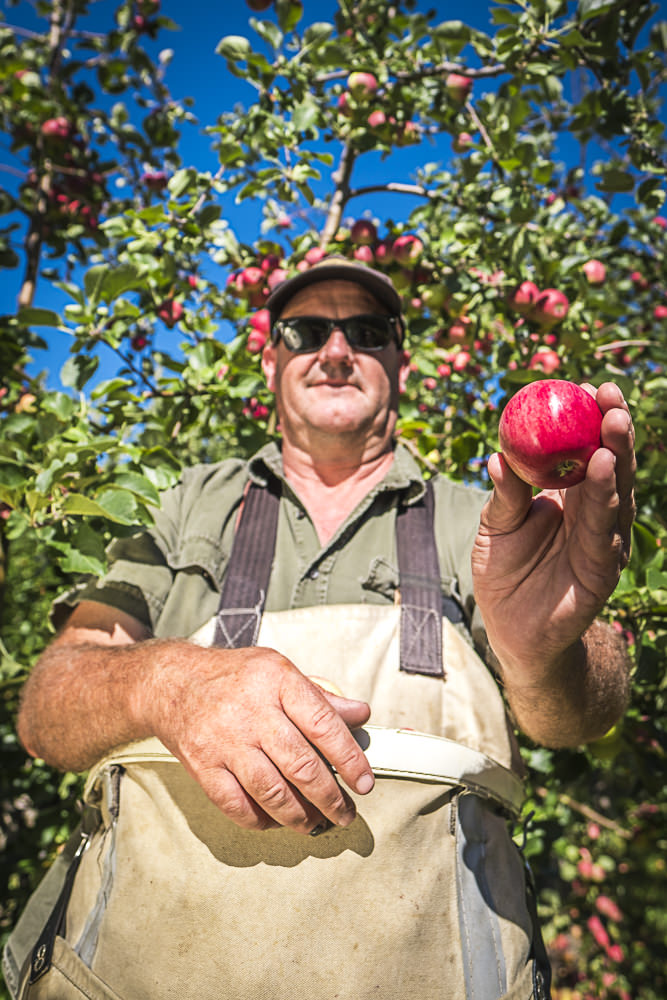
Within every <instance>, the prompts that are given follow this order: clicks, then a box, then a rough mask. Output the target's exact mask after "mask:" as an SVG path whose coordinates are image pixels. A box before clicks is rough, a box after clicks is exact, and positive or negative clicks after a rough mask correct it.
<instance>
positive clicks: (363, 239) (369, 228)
mask: <svg viewBox="0 0 667 1000" xmlns="http://www.w3.org/2000/svg"><path fill="white" fill-rule="evenodd" d="M377 238H378V232H377V228H376V226H375V224H374V223H373V222H371V220H370V219H357V221H356V222H355V223H354V224H353V226H352V229H351V230H350V239H351V240H352V242H353V243H354V244H355V245H356V246H372V244H373V243H376V242H377Z"/></svg>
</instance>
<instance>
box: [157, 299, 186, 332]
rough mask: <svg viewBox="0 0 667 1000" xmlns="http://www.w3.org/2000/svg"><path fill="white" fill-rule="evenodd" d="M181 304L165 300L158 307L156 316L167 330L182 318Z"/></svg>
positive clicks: (172, 300)
mask: <svg viewBox="0 0 667 1000" xmlns="http://www.w3.org/2000/svg"><path fill="white" fill-rule="evenodd" d="M183 312H184V309H183V304H182V303H181V302H177V301H176V300H175V299H165V301H164V302H163V303H162V304H161V305H160V306H159V307H158V310H157V315H158V317H159V318H160V319H161V320H162V322H163V323H164V324H165V326H168V327H169V329H171V328H172V327H174V326H176V324H177V323H178V321H179V320H180V319H181V317H182V316H183Z"/></svg>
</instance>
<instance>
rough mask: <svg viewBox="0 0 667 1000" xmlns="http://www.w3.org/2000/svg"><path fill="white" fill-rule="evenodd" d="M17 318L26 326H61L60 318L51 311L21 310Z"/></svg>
mask: <svg viewBox="0 0 667 1000" xmlns="http://www.w3.org/2000/svg"><path fill="white" fill-rule="evenodd" d="M17 318H18V321H19V323H25V325H26V326H56V327H58V326H62V320H61V318H60V316H59V315H58V313H56V312H53V311H52V310H51V309H21V310H20V312H19V314H18V317H17Z"/></svg>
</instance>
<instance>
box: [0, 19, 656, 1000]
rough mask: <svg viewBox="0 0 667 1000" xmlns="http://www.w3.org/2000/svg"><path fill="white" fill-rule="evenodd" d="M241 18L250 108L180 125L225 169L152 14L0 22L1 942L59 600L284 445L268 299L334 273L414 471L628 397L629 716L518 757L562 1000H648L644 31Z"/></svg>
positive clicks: (28, 856) (479, 454)
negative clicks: (392, 302)
mask: <svg viewBox="0 0 667 1000" xmlns="http://www.w3.org/2000/svg"><path fill="white" fill-rule="evenodd" d="M248 7H249V8H250V9H249V11H248V15H249V18H248V29H247V32H246V33H245V34H243V35H231V36H229V35H227V36H224V37H222V38H221V39H220V40H219V41H218V44H217V48H216V52H217V55H218V57H219V58H220V60H221V61H222V64H223V65H224V67H225V71H226V73H227V74H228V78H229V79H230V80H234V81H235V84H236V85H237V86H238V87H239V88H241V89H240V91H239V92H240V93H242V94H243V95H244V96H243V100H242V102H241V103H237V104H236V106H235V107H233V108H231V107H230V108H228V109H227V110H225V111H223V112H222V113H221V114H220V116H219V117H218V119H217V120H216V121H212V122H208V123H204V125H205V127H206V132H207V134H208V135H209V137H210V142H211V145H212V149H213V150H214V151H215V155H216V170H215V172H206V171H204V170H202V169H200V167H199V165H198V164H197V163H190V162H184V161H183V158H182V153H181V152H179V150H181V148H182V145H181V137H182V132H183V130H184V129H190V128H194V127H195V124H194V120H193V111H192V110H191V109H190V108H191V102H190V101H189V100H188V99H187V98H186V97H179V98H173V97H172V96H171V94H170V92H169V90H168V88H167V82H166V80H167V76H168V65H169V58H170V55H169V50H168V49H161V48H160V45H161V44H162V36H163V34H165V33H166V32H167V31H168V29H169V28H170V26H171V25H170V22H169V19H168V18H167V17H165V16H164V14H163V13H162V12H161V11H160V9H159V4H158V3H156V2H153V0H150V2H149V0H141V2H140V3H138V4H137V3H123V4H122V5H121V6H119V7H118V8H117V10H116V12H115V15H114V17H113V18H111V16H110V23H108V24H107V23H104V24H102V25H100V24H99V23H96V25H95V30H92V29H91V27H90V26H89V21H90V19H91V18H92V13H91V12H90V11H89V10H88V5H87V4H86V3H83V2H81V0H76V2H73V3H67V4H66V3H64V2H62V3H54V4H52V5H51V8H50V21H49V22H48V23H47V22H46V21H43V22H40V23H39V24H37V25H35V26H33V27H31V29H30V31H29V32H26V31H25V30H22V29H21V26H20V23H17V24H16V25H11V24H7V25H6V26H4V27H3V26H0V45H1V46H2V51H3V55H4V59H3V67H4V68H3V70H2V74H3V76H2V87H1V90H0V108H1V109H2V115H3V120H4V126H5V132H6V133H7V134H8V135H9V136H10V137H11V152H10V159H11V163H8V164H7V166H8V168H11V169H10V170H9V174H10V175H11V176H12V177H14V178H15V179H16V181H17V182H16V183H15V184H8V185H7V188H6V190H4V191H3V193H2V196H1V198H0V202H1V203H2V206H3V209H4V215H3V218H4V219H5V220H6V224H5V225H4V226H3V227H1V228H0V263H1V264H2V266H3V267H4V268H6V269H7V272H8V274H11V275H13V274H15V273H16V272H18V273H19V278H18V280H17V282H16V285H17V305H16V310H15V312H13V313H12V314H11V315H8V316H5V317H3V318H2V323H3V334H2V341H1V346H0V350H1V351H2V372H3V375H2V382H1V387H0V393H1V394H2V398H1V399H0V407H1V416H2V429H3V433H2V440H1V441H0V449H1V451H0V454H1V455H2V478H1V480H0V482H1V495H0V500H1V501H2V504H3V507H2V517H3V521H2V524H3V539H4V540H3V553H4V557H5V564H4V578H3V583H4V600H3V608H2V614H3V620H2V628H3V646H2V656H3V660H2V685H3V686H2V690H3V712H4V717H3V721H2V732H3V739H4V743H5V747H6V752H7V754H8V761H9V763H10V767H9V768H8V771H7V776H6V778H5V779H4V780H5V786H4V787H3V812H4V813H5V815H6V816H7V823H6V830H7V832H6V833H5V835H4V837H5V840H4V844H3V849H4V855H5V858H4V862H3V879H4V880H5V885H6V887H7V891H6V893H5V896H6V899H7V902H6V903H5V904H3V913H2V915H1V919H2V920H3V923H4V925H6V926H8V925H9V924H10V923H11V921H12V919H13V917H14V915H15V913H16V911H17V908H18V907H19V906H20V905H21V902H22V901H23V900H24V898H25V895H26V893H27V892H28V890H29V888H30V886H31V885H33V884H34V882H35V880H36V879H37V878H38V876H39V874H40V872H41V871H42V870H43V868H44V866H45V865H46V864H48V861H49V859H50V857H51V852H52V850H53V848H54V845H56V844H57V843H58V842H62V840H63V838H64V837H65V835H66V830H67V825H68V817H69V815H70V805H71V801H72V799H73V798H74V797H75V796H76V794H77V791H78V780H77V779H76V778H75V777H74V776H72V775H67V776H65V777H63V776H58V775H54V774H52V773H51V772H50V771H49V769H48V768H45V767H44V766H43V765H41V764H40V763H39V762H31V761H29V760H27V759H26V755H25V754H24V753H23V752H22V751H21V749H20V747H19V746H18V744H17V741H16V737H15V734H14V729H13V713H14V711H15V707H16V697H17V690H18V686H19V684H20V682H21V681H22V680H23V679H24V677H25V675H26V672H27V671H28V670H29V669H30V666H31V664H32V663H33V662H34V660H35V659H36V657H37V655H38V654H39V651H40V649H41V648H43V646H44V644H45V643H46V642H47V641H48V639H49V635H50V632H49V626H48V623H47V611H48V605H49V602H50V600H51V599H52V597H53V596H54V594H55V593H56V592H57V590H58V589H60V588H61V587H62V586H64V585H66V584H67V583H68V582H70V581H71V580H73V579H74V578H76V577H77V575H78V574H81V573H85V572H94V573H97V572H99V571H101V570H102V569H103V567H104V563H105V552H104V549H105V544H106V543H107V542H108V541H109V540H110V539H111V538H112V537H113V536H114V535H117V534H121V533H124V532H127V531H130V530H132V529H134V528H135V527H136V526H137V525H141V524H148V523H150V521H151V517H152V514H151V512H152V510H153V509H154V508H155V506H156V505H158V504H159V502H160V501H159V497H160V492H161V491H162V490H163V489H164V488H165V487H167V486H168V485H170V484H171V483H172V482H173V481H174V480H175V479H176V478H177V476H178V474H179V470H180V469H181V468H182V467H183V465H185V464H188V463H191V462H193V461H211V460H214V459H217V458H220V457H224V456H227V455H247V454H250V453H251V452H252V451H253V450H254V449H255V448H257V447H258V446H259V445H260V444H261V443H262V442H264V441H265V440H266V439H267V438H269V437H273V436H275V435H277V434H278V433H279V429H278V428H277V427H276V420H275V412H274V409H273V401H272V398H271V396H270V394H269V393H268V392H267V391H266V389H265V388H264V385H263V380H262V377H261V372H260V367H259V356H260V352H261V349H262V346H263V344H264V343H265V341H266V338H267V335H268V329H267V314H266V310H265V308H264V303H265V300H266V296H267V294H268V293H269V291H270V289H271V288H272V287H273V286H274V285H275V283H276V282H278V281H280V280H281V279H282V278H283V277H284V276H285V275H286V274H289V273H292V272H293V271H295V270H297V269H302V268H307V267H309V266H312V264H313V263H314V262H316V261H317V260H318V259H319V258H320V257H321V256H322V255H323V254H325V253H332V252H333V253H338V254H342V255H344V256H348V257H351V258H354V259H357V260H359V261H362V262H366V263H368V264H371V265H372V266H375V267H378V268H380V269H382V270H385V271H386V272H387V273H389V274H390V275H391V276H392V279H393V280H394V282H395V284H396V286H397V287H398V288H399V289H400V290H401V292H402V294H403V298H404V302H405V312H406V316H407V319H408V324H409V348H410V351H411V358H412V371H411V376H410V380H409V385H408V389H407V392H406V393H405V396H404V398H403V401H402V406H401V415H400V422H399V433H400V436H401V439H402V440H403V441H404V442H405V443H406V445H407V446H408V447H409V448H410V449H411V451H412V452H413V454H414V455H415V456H416V457H417V458H418V460H419V461H420V462H421V463H422V465H423V468H424V473H425V475H431V474H433V473H434V472H436V471H442V472H444V473H446V474H447V475H449V476H451V477H454V478H457V479H463V480H465V481H468V482H474V483H480V484H486V483H487V482H488V479H487V475H486V471H485V468H486V460H487V458H488V456H489V454H490V453H492V452H493V451H494V450H496V449H497V447H498V420H499V416H500V413H501V411H502V408H503V406H504V404H505V402H506V401H507V400H508V399H509V398H510V397H511V396H512V395H513V394H514V393H515V392H516V391H517V390H518V389H519V388H520V387H521V386H523V385H525V384H526V383H528V382H531V381H534V380H536V379H539V378H544V377H552V378H566V379H569V380H572V381H576V382H581V381H586V382H591V383H593V384H594V385H599V384H600V383H601V382H602V381H605V380H609V379H612V380H614V381H616V382H617V383H618V384H619V385H620V387H621V388H622V389H623V391H624V393H625V396H626V398H627V399H628V401H629V404H630V406H631V408H632V411H633V416H634V420H635V424H636V428H637V445H638V449H637V450H638V460H639V468H638V491H637V498H638V518H637V523H636V526H635V530H634V537H633V552H632V558H631V562H630V565H629V567H628V569H627V570H626V571H625V572H624V574H623V576H622V579H621V582H620V584H619V587H618V589H617V591H616V593H615V595H614V597H613V599H612V600H611V601H610V602H609V605H608V608H607V609H606V611H605V614H606V615H607V617H608V619H609V620H610V621H611V622H613V624H614V627H615V628H617V629H618V630H619V631H620V632H621V633H622V634H623V635H624V636H625V639H626V641H627V644H628V649H629V651H630V653H631V656H632V661H633V680H634V685H633V698H632V703H631V705H630V707H629V710H628V712H627V715H626V717H625V718H624V719H623V720H622V721H621V722H620V723H619V724H618V725H617V726H616V727H614V729H613V730H612V731H611V732H610V733H608V734H607V735H606V736H605V737H604V738H603V739H602V740H599V741H597V742H596V743H594V744H592V745H590V746H587V747H581V748H577V749H576V750H568V751H554V750H549V749H546V748H539V747H536V746H533V745H531V744H530V743H529V741H527V740H523V741H522V751H523V754H524V756H525V760H526V763H527V765H528V768H529V773H530V783H529V793H530V794H529V809H528V810H527V812H532V820H531V826H532V829H531V831H530V834H529V836H528V838H527V844H526V854H527V856H528V857H529V860H530V863H531V866H532V867H533V869H534V872H535V876H536V880H537V883H538V886H539V890H540V908H541V913H542V917H543V920H544V924H545V934H546V938H547V941H548V945H549V948H550V952H551V955H552V961H553V965H554V971H555V985H554V996H555V997H556V998H557V1000H569V998H575V997H576V998H578V1000H586V998H591V997H596V998H602V1000H605V998H608V1000H627V998H629V997H634V996H640V995H641V996H642V997H643V998H646V1000H658V998H659V997H662V996H663V995H664V992H665V979H664V969H661V968H660V967H659V965H658V963H657V962H656V956H657V955H658V954H659V953H660V949H661V947H662V944H663V942H664V938H665V932H666V930H667V927H666V925H665V914H664V906H663V903H662V900H663V898H664V892H665V881H666V875H665V862H664V822H665V814H666V812H667V805H666V801H665V790H664V786H665V781H664V735H665V723H664V704H665V680H664V659H665V636H666V634H667V628H666V614H667V568H666V565H665V541H666V532H665V512H664V502H663V497H664V483H665V478H666V472H667V456H666V454H665V447H664V427H665V406H664V403H663V399H664V398H665V393H664V390H665V387H666V379H665V368H664V365H665V353H666V351H665V342H666V334H667V277H666V275H665V264H664V260H665V246H666V242H667V210H666V209H665V207H664V199H665V172H666V168H667V143H666V140H665V129H664V125H663V123H662V117H663V104H662V97H663V96H664V89H665V84H666V81H667V58H666V51H667V24H665V23H664V22H661V21H660V20H659V18H658V16H657V10H656V9H655V8H654V7H653V6H652V5H651V4H649V3H644V2H640V3H637V4H624V3H620V2H614V0H579V2H578V3H570V2H560V0H535V2H533V3H530V4H525V3H519V2H514V0H504V2H501V3H498V4H497V5H492V6H491V7H490V10H489V23H488V24H487V25H485V28H484V30H482V28H480V27H479V26H478V25H475V26H472V25H469V24H466V23H464V22H462V21H459V20H446V19H443V18H442V17H441V16H440V15H439V14H438V13H437V12H433V11H430V10H428V8H427V6H426V4H422V3H421V2H418V0H412V2H410V0H406V2H402V3H396V4H392V5H387V4H385V3H382V2H380V0H341V2H340V4H339V6H338V8H337V9H335V10H333V12H332V14H331V16H330V19H329V20H318V19H316V18H314V17H312V16H311V15H310V14H309V12H308V10H307V8H306V9H305V10H304V8H303V6H302V5H301V4H300V3H299V2H297V0H275V3H271V2H260V0H253V2H252V3H251V2H250V0H248ZM20 9H21V7H20V5H19V6H18V7H17V8H16V10H17V12H18V11H19V10H20ZM254 14H258V15H260V16H257V17H255V16H254ZM96 18H97V19H98V21H99V14H96ZM20 20H21V19H20V18H18V21H19V22H20ZM149 50H150V54H149ZM130 98H131V99H130ZM242 209H243V214H241V210H242ZM252 218H254V219H255V220H256V221H255V222H254V223H252V224H251V227H250V228H249V223H248V220H249V219H252ZM237 220H242V226H243V228H242V229H241V227H240V225H239V223H238V222H237ZM54 290H57V292H58V294H59V295H60V297H61V301H62V305H57V306H55V307H54V306H53V305H52V304H51V302H52V294H51V293H53V291H54ZM47 292H48V293H49V294H48V295H47ZM45 301H48V303H49V304H48V305H46V304H44V303H45ZM49 330H50V331H51V333H50V334H48V331H49ZM55 331H58V335H59V336H67V337H69V338H70V341H71V350H70V356H69V359H68V360H67V362H66V364H65V365H64V367H63V369H62V371H61V374H60V378H61V386H60V387H59V388H58V389H57V390H52V389H47V388H46V386H45V379H44V376H40V375H35V374H34V371H35V370H36V365H37V366H38V365H39V364H40V360H39V359H40V354H41V352H42V351H43V347H44V345H45V343H46V340H47V337H48V336H52V335H54V332H55ZM30 358H31V359H32V362H31V363H29V359H30ZM517 837H518V838H519V840H521V837H522V834H521V831H517ZM26 845H29V850H27V849H26Z"/></svg>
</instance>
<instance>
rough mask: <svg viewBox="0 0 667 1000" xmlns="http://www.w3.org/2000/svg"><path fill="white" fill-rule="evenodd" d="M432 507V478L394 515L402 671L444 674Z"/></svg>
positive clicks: (441, 608) (441, 675) (438, 580)
mask: <svg viewBox="0 0 667 1000" xmlns="http://www.w3.org/2000/svg"><path fill="white" fill-rule="evenodd" d="M433 510H434V499H433V485H432V483H431V481H430V480H428V481H427V483H426V489H425V492H424V496H423V498H422V499H421V500H419V501H417V502H416V503H413V504H410V505H409V506H407V505H401V507H399V510H398V515H397V517H396V549H397V555H398V571H399V581H400V582H399V587H400V591H401V670H405V671H406V673H411V674H428V675H430V676H432V677H443V676H444V668H443V665H442V612H443V607H442V592H441V590H440V566H439V564H438V550H437V548H436V544H435V534H434V531H433Z"/></svg>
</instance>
